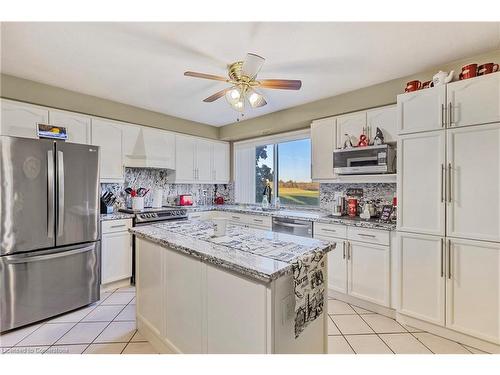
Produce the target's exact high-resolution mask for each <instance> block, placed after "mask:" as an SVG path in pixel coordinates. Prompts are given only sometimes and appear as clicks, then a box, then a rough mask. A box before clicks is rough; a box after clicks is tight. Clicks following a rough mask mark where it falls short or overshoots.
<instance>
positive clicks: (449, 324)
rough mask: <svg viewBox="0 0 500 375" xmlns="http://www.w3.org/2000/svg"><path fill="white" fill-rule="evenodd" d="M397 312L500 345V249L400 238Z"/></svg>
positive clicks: (449, 240) (465, 242)
mask: <svg viewBox="0 0 500 375" xmlns="http://www.w3.org/2000/svg"><path fill="white" fill-rule="evenodd" d="M398 242H399V249H400V270H399V271H400V285H399V289H400V296H399V306H398V311H399V312H400V313H402V314H405V315H408V316H411V317H414V318H417V319H420V320H424V321H428V322H431V323H434V324H437V325H440V326H444V327H446V328H450V329H452V330H455V331H458V332H461V333H464V334H467V335H471V336H474V337H477V338H480V339H483V340H486V341H490V342H493V343H496V344H499V343H500V243H493V242H486V241H475V240H464V239H454V238H445V237H438V236H429V235H421V234H413V233H398Z"/></svg>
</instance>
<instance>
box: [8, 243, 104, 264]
mask: <svg viewBox="0 0 500 375" xmlns="http://www.w3.org/2000/svg"><path fill="white" fill-rule="evenodd" d="M94 249H95V245H94V244H92V245H90V246H85V247H82V248H80V249H75V250H69V251H59V252H57V253H51V254H45V255H35V256H26V257H18V256H13V257H5V258H6V259H5V260H6V263H7V264H20V263H32V262H39V261H43V260H49V259H54V258H62V257H66V256H70V255H75V254H80V253H86V252H89V251H92V250H94Z"/></svg>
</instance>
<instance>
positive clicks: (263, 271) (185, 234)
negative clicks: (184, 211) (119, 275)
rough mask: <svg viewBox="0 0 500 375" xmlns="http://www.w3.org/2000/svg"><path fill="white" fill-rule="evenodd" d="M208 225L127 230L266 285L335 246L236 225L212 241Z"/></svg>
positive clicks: (177, 223) (190, 223) (188, 222)
mask: <svg viewBox="0 0 500 375" xmlns="http://www.w3.org/2000/svg"><path fill="white" fill-rule="evenodd" d="M213 228H214V224H213V223H212V222H211V221H197V220H184V221H172V222H165V223H158V224H151V225H147V226H142V227H135V228H130V229H129V230H130V232H131V233H133V234H134V235H136V236H137V237H139V238H144V239H148V240H151V241H153V242H155V243H158V244H160V245H162V246H165V247H169V248H172V249H175V250H178V251H180V252H183V253H185V254H189V255H192V256H194V257H197V258H200V259H201V260H203V261H206V262H209V263H213V264H216V265H218V266H220V267H223V268H226V269H229V270H232V271H234V272H238V273H241V274H244V275H246V276H250V277H252V278H255V279H257V280H260V281H264V282H270V281H272V280H274V279H277V278H279V277H280V276H283V275H285V274H287V273H289V272H291V269H292V265H291V263H292V262H293V261H294V260H296V259H297V258H298V257H299V256H301V255H304V254H307V253H310V252H312V251H324V252H325V253H326V252H329V251H331V250H333V249H334V248H335V244H333V243H329V242H325V241H320V240H315V239H311V238H305V237H298V236H291V235H287V234H283V233H275V232H271V231H265V230H260V229H251V228H245V227H241V226H239V225H232V224H228V225H227V230H226V235H225V236H221V237H215V236H214V235H213V233H214V229H213Z"/></svg>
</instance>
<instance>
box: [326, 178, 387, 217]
mask: <svg viewBox="0 0 500 375" xmlns="http://www.w3.org/2000/svg"><path fill="white" fill-rule="evenodd" d="M350 189H361V190H362V191H363V196H362V197H359V199H358V204H359V210H361V209H362V207H363V205H364V204H365V203H367V202H370V203H374V204H375V206H376V208H377V212H378V213H380V211H381V210H382V207H383V206H384V205H389V204H392V198H393V197H394V196H395V195H396V184H394V183H391V184H388V183H363V184H337V183H322V184H320V186H319V199H320V208H321V209H324V210H331V209H332V203H333V200H334V197H335V193H337V192H341V193H344V194H345V195H347V191H348V190H350Z"/></svg>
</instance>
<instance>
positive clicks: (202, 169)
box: [175, 135, 229, 184]
mask: <svg viewBox="0 0 500 375" xmlns="http://www.w3.org/2000/svg"><path fill="white" fill-rule="evenodd" d="M175 181H176V182H178V183H200V184H201V183H206V184H211V183H227V182H229V144H228V143H222V142H215V141H210V140H206V139H203V138H196V137H190V136H184V135H177V136H176V137H175Z"/></svg>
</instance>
